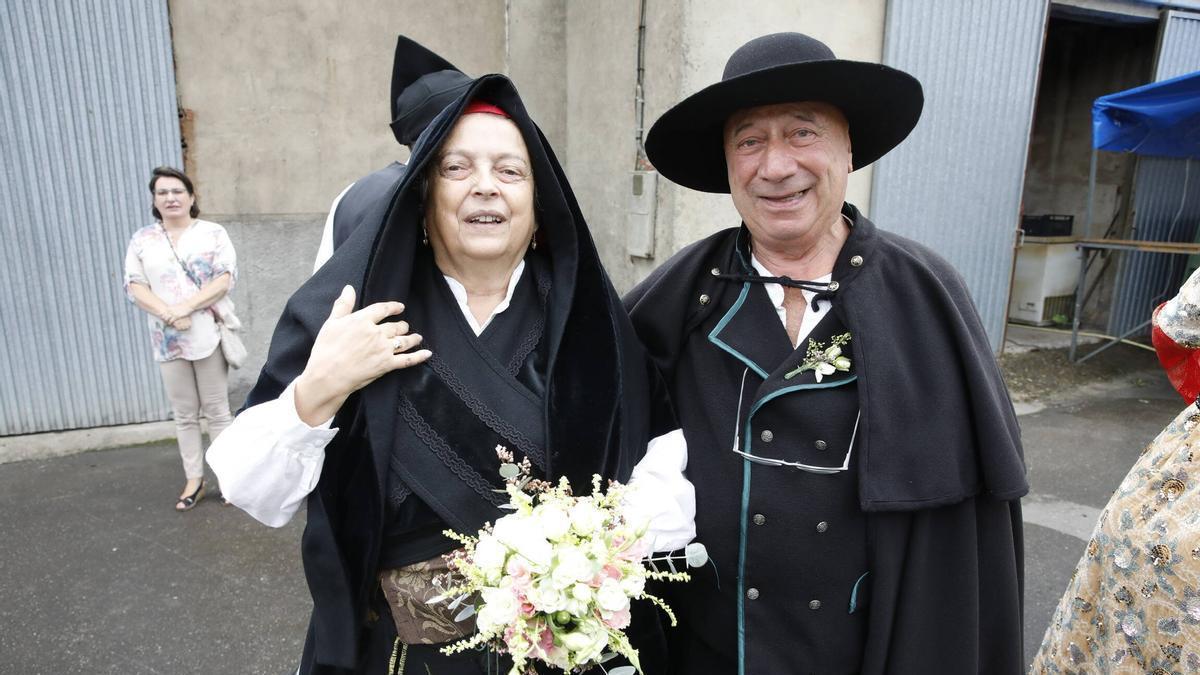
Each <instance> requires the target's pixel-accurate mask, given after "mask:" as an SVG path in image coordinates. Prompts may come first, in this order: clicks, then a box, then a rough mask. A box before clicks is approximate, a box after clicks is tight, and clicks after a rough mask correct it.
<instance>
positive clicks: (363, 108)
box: [169, 0, 561, 405]
mask: <svg viewBox="0 0 1200 675" xmlns="http://www.w3.org/2000/svg"><path fill="white" fill-rule="evenodd" d="M530 4H532V3H530ZM536 4H538V5H542V6H544V7H541V8H539V9H541V11H540V12H533V16H532V18H528V19H523V24H524V25H532V30H535V31H539V32H540V31H542V30H543V29H544V27H545V20H544V19H543V17H546V16H548V15H551V21H550V22H551V23H553V18H552V12H549V13H548V12H546V11H545V10H546V7H550V8H553V6H554V5H555V4H557V3H556V2H539V3H536ZM169 7H170V12H171V26H172V33H173V35H172V37H173V42H174V48H175V68H176V79H177V81H178V93H179V104H180V108H181V109H183V110H185V111H187V112H186V114H187V115H189V117H190V119H189V120H188V121H187V122H186V123H185V124H184V129H185V133H184V142H185V144H186V152H185V163H186V165H187V168H188V171H189V172H190V173H191V176H192V178H193V179H194V180H195V181H196V189H197V194H198V197H199V200H200V206H201V209H202V210H203V211H204V217H206V218H209V219H211V220H214V221H216V222H219V223H222V224H224V225H225V226H226V227H227V228H228V230H229V234H230V237H231V238H232V239H233V242H234V245H235V246H236V247H237V250H238V256H239V259H240V267H241V280H240V283H239V285H238V288H237V289H236V291H235V293H234V296H233V297H234V300H235V302H236V303H237V304H238V313H239V316H240V317H242V318H243V321H244V323H245V325H246V344H247V347H248V348H249V350H250V359H249V363H248V364H246V366H245V367H244V368H242V369H241V370H238V371H234V373H233V374H232V377H231V383H230V389H231V400H232V402H233V403H234V404H235V405H238V404H240V402H241V400H242V399H243V398H244V396H245V394H246V392H247V391H248V390H249V388H250V386H251V384H252V383H253V381H254V379H255V378H256V377H257V374H258V369H259V368H260V367H261V365H262V362H263V360H264V359H265V357H266V350H267V345H268V343H269V340H270V333H271V330H272V329H273V328H274V326H275V322H276V320H277V319H278V317H279V313H280V311H281V310H282V308H283V304H284V302H285V301H286V300H287V298H288V296H289V295H291V293H292V291H293V290H294V289H295V288H296V287H297V286H299V285H300V284H301V283H302V282H303V281H304V280H305V279H306V278H307V277H308V273H309V271H310V270H311V265H312V258H313V255H314V254H315V253H316V250H317V245H318V243H319V240H320V231H321V226H322V224H323V223H324V219H325V215H326V212H327V211H328V209H329V204H330V202H331V201H332V200H333V198H334V197H335V196H336V195H337V194H338V192H340V191H341V190H342V188H344V187H345V186H346V185H347V184H349V183H350V182H351V181H353V180H354V179H356V178H358V177H359V176H362V175H364V174H366V173H369V172H371V171H374V170H375V169H378V168H380V167H382V166H384V165H386V164H387V163H388V162H391V161H393V160H394V159H403V158H405V157H406V156H407V154H408V151H407V150H406V149H405V148H403V147H402V146H400V145H398V144H397V143H396V141H395V139H394V138H393V137H392V133H391V130H390V129H389V128H388V122H389V121H390V119H391V118H390V103H389V101H388V96H389V89H390V84H391V68H392V55H393V52H394V49H395V41H396V35H397V34H401V33H402V34H405V35H408V36H410V37H412V38H413V39H415V40H417V41H418V42H421V43H422V44H425V45H427V46H429V47H430V48H431V49H433V50H434V51H437V52H439V53H441V54H442V55H444V56H445V57H446V58H447V59H448V60H449V61H450V62H451V63H454V64H455V65H456V66H458V67H459V68H461V69H462V70H463V71H464V72H466V73H468V74H472V75H475V74H483V73H488V72H504V71H505V69H506V54H505V51H506V50H505V45H506V41H505V30H506V22H507V17H506V3H505V2H504V0H446V1H444V2H440V3H438V4H437V6H436V11H435V10H434V9H433V8H432V6H431V5H430V4H429V3H427V2H421V1H420V0H400V1H397V0H360V1H359V2H355V3H354V4H353V6H352V11H351V6H350V5H341V4H338V3H329V2H323V1H322V0H294V1H292V2H288V3H270V2H259V3H204V2H189V1H182V0H170V3H169ZM560 23H561V22H560ZM447 26H453V27H454V31H450V30H447ZM520 63H521V65H522V67H524V63H525V62H524V61H521V62H520ZM539 74H540V75H544V74H545V70H543V71H542V72H540V73H539ZM555 105H556V102H555V100H554V99H553V98H552V97H546V96H543V97H540V98H535V99H534V100H533V101H531V102H530V107H531V108H532V109H533V110H534V111H535V114H536V113H543V112H544V113H545V114H546V116H547V118H548V119H550V120H552V122H551V125H552V126H553V124H555V122H553V120H555V119H556V117H555V115H556V114H557V115H558V118H561V113H556V108H555ZM557 124H559V126H560V127H561V122H557ZM551 133H557V134H559V135H561V131H559V130H552V131H551Z"/></svg>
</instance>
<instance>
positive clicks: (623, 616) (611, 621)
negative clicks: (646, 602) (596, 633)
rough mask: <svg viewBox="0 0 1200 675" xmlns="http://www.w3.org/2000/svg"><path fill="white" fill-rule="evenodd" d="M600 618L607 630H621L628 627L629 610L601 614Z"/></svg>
mask: <svg viewBox="0 0 1200 675" xmlns="http://www.w3.org/2000/svg"><path fill="white" fill-rule="evenodd" d="M600 617H601V618H602V619H604V625H606V626H608V627H609V628H615V629H617V630H622V629H624V628H626V627H627V626H629V610H628V609H622V610H619V611H616V612H601V613H600Z"/></svg>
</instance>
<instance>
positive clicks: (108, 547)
mask: <svg viewBox="0 0 1200 675" xmlns="http://www.w3.org/2000/svg"><path fill="white" fill-rule="evenodd" d="M1021 407H1022V410H1024V411H1026V413H1025V414H1023V415H1022V416H1021V426H1022V430H1023V434H1024V438H1025V447H1026V453H1027V459H1028V463H1029V469H1030V477H1031V482H1032V485H1033V492H1032V494H1031V496H1030V497H1029V498H1028V499H1027V500H1026V502H1025V516H1026V529H1025V545H1026V580H1027V589H1026V653H1027V656H1029V657H1031V656H1032V654H1033V652H1034V651H1035V650H1036V648H1037V645H1038V644H1039V643H1040V641H1041V636H1042V633H1043V632H1044V631H1045V627H1046V625H1047V624H1048V622H1049V620H1050V615H1051V613H1052V612H1053V609H1054V605H1055V604H1056V603H1057V601H1058V598H1059V595H1060V594H1061V593H1062V590H1063V588H1064V587H1065V585H1066V581H1067V577H1068V576H1069V575H1070V572H1071V570H1072V569H1073V568H1074V566H1075V563H1076V561H1077V560H1078V558H1079V555H1080V553H1081V552H1082V550H1083V546H1084V543H1085V541H1086V539H1087V537H1088V533H1089V532H1090V531H1091V527H1092V524H1093V523H1094V522H1095V518H1096V516H1097V515H1098V513H1099V511H1100V509H1101V508H1103V507H1104V505H1105V503H1106V502H1107V501H1108V497H1109V495H1110V494H1111V492H1112V491H1113V489H1115V487H1116V486H1117V484H1118V483H1119V482H1120V479H1121V478H1122V477H1123V476H1124V474H1125V472H1126V470H1127V469H1128V467H1129V466H1130V465H1131V464H1132V462H1133V461H1134V459H1135V457H1136V456H1137V454H1138V453H1139V451H1140V450H1141V449H1142V447H1143V446H1145V445H1146V443H1147V442H1149V441H1150V440H1151V439H1152V438H1153V437H1154V436H1155V435H1156V434H1157V433H1158V431H1159V430H1160V429H1161V428H1162V427H1163V426H1164V425H1165V424H1166V423H1167V422H1168V421H1169V420H1170V419H1171V418H1172V417H1173V416H1174V415H1175V414H1176V413H1177V412H1178V411H1179V409H1180V408H1181V407H1182V404H1181V402H1180V400H1179V399H1178V397H1177V396H1176V395H1175V394H1174V392H1173V391H1171V389H1170V388H1169V386H1167V384H1166V382H1165V379H1163V378H1162V377H1161V375H1159V374H1158V373H1157V372H1155V371H1152V370H1151V371H1147V372H1146V373H1145V374H1144V375H1143V376H1142V377H1140V378H1127V379H1126V380H1125V382H1124V383H1118V384H1112V383H1110V384H1107V385H1091V386H1089V387H1085V388H1084V389H1082V390H1077V391H1075V392H1070V393H1065V394H1062V395H1060V396H1058V397H1057V398H1056V399H1055V400H1051V401H1049V403H1048V404H1047V403H1046V402H1039V403H1036V404H1033V405H1029V404H1026V405H1022V406H1021ZM180 483H181V481H180V468H179V459H178V455H177V454H176V452H175V449H174V447H173V445H148V446H138V447H129V448H122V449H117V450H109V451H100V452H90V453H85V454H82V455H75V456H71V457H62V458H56V459H49V460H45V461H25V462H17V463H12V464H5V465H0V513H3V514H4V515H3V517H2V518H0V542H2V543H0V673H4V674H7V673H14V674H16V673H19V674H22V675H25V674H29V675H36V674H40V673H44V674H47V675H49V674H54V675H59V674H63V675H66V674H73V673H89V674H94V673H113V674H117V673H120V674H128V673H132V674H138V675H140V674H148V673H181V672H186V673H193V672H207V673H231V674H234V673H237V674H240V673H268V674H271V675H279V674H281V673H284V672H287V671H288V670H289V669H290V668H291V667H294V659H295V658H296V656H297V654H298V653H299V649H300V642H301V639H302V637H303V632H304V628H305V621H306V617H307V613H308V609H309V601H308V594H307V591H306V589H305V586H304V582H303V579H302V574H301V569H300V563H299V559H298V542H299V537H300V531H301V528H302V524H301V523H300V522H293V523H292V524H291V525H289V526H288V527H285V528H282V529H279V530H272V529H269V528H266V527H264V526H261V525H258V524H257V523H255V522H254V521H252V520H251V519H250V518H249V517H248V516H246V515H244V514H242V513H241V512H239V511H237V510H236V509H235V508H232V507H222V506H221V505H220V502H219V500H217V499H207V500H205V501H204V502H202V503H201V504H200V505H199V506H198V507H197V508H196V509H195V510H194V511H192V512H190V513H187V514H177V513H175V512H174V511H172V510H171V505H172V503H173V501H174V498H175V496H176V494H177V491H178V489H179V488H180ZM299 520H302V516H301V517H299V518H298V521H299Z"/></svg>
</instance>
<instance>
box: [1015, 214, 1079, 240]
mask: <svg viewBox="0 0 1200 675" xmlns="http://www.w3.org/2000/svg"><path fill="white" fill-rule="evenodd" d="M1074 225H1075V216H1070V215H1059V214H1047V215H1044V216H1024V217H1023V218H1021V229H1022V230H1025V236H1026V237H1069V236H1071V228H1072V227H1073V226H1074Z"/></svg>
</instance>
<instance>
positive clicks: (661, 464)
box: [625, 429, 696, 551]
mask: <svg viewBox="0 0 1200 675" xmlns="http://www.w3.org/2000/svg"><path fill="white" fill-rule="evenodd" d="M686 468H687V441H686V440H685V439H684V437H683V430H682V429H676V430H675V431H672V432H670V433H668V434H663V435H662V436H659V437H657V438H655V439H653V440H651V441H650V444H649V445H648V446H646V455H645V456H644V457H642V460H641V461H640V462H638V463H637V466H635V467H633V476H632V477H631V478H630V480H629V488H630V489H629V491H628V492H626V494H625V504H626V507H627V508H629V509H630V511H631V512H632V513H636V514H639V517H641V518H644V519H645V520H646V521H647V522H648V523H649V527H648V529H647V531H646V535H647V536H648V537H650V540H651V544H652V547H653V550H654V551H674V550H676V549H680V548H683V547H684V546H686V545H687V544H688V543H689V542H691V541H692V540H693V539H695V538H696V490H695V488H694V487H693V486H692V483H691V481H689V480H688V479H687V478H686V477H685V476H684V475H683V472H684V470H685V469H686Z"/></svg>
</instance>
